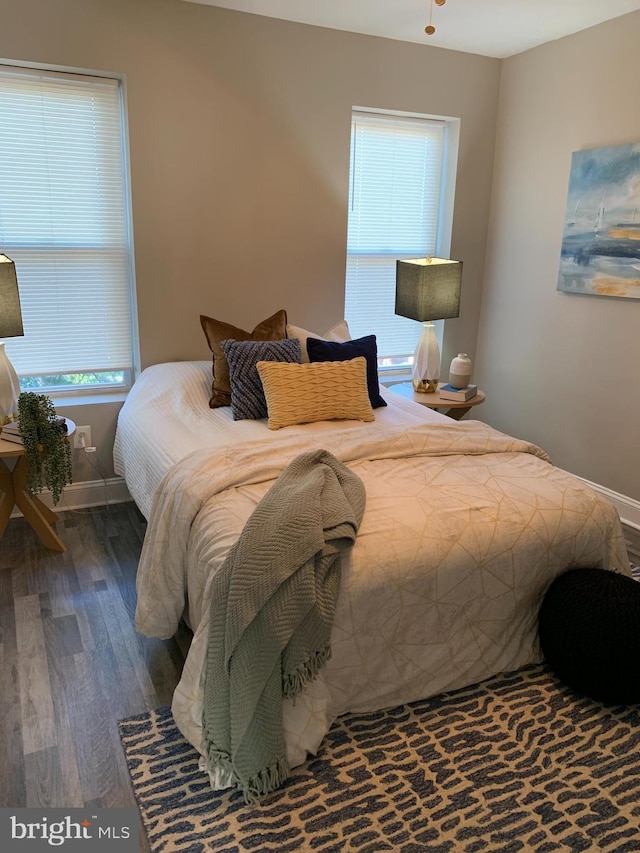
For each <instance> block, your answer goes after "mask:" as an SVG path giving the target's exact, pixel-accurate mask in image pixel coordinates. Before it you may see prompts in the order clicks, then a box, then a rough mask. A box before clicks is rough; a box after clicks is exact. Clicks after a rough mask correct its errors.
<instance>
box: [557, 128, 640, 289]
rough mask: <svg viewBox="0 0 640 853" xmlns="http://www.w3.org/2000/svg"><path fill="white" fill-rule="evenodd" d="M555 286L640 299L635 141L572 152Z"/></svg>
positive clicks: (639, 183)
mask: <svg viewBox="0 0 640 853" xmlns="http://www.w3.org/2000/svg"><path fill="white" fill-rule="evenodd" d="M558 290H564V291H567V292H569V293H590V294H594V295H596V296H622V297H626V298H628V299H640V143H634V144H631V145H613V146H610V147H608V148H591V149H588V150H586V151H574V152H573V155H572V157H571V174H570V176H569V192H568V195H567V210H566V213H565V222H564V233H563V237H562V252H561V257H560V272H559V275H558Z"/></svg>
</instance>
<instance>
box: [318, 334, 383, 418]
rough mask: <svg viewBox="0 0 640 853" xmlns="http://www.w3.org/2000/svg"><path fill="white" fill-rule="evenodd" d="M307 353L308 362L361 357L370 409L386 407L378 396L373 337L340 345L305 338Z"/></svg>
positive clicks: (376, 362) (367, 336) (376, 358)
mask: <svg viewBox="0 0 640 853" xmlns="http://www.w3.org/2000/svg"><path fill="white" fill-rule="evenodd" d="M307 352H308V353H309V361H349V360H350V359H352V358H357V357H358V356H359V355H363V356H364V357H365V359H366V361H367V389H368V391H369V400H370V401H371V408H372V409H379V408H380V406H386V405H387V404H386V403H385V401H384V399H383V398H382V397H381V396H380V386H379V384H378V345H377V344H376V336H375V335H366V336H365V337H364V338H356V339H355V340H354V341H345V342H344V343H342V344H339V343H335V342H334V341H320V340H317V339H316V338H307Z"/></svg>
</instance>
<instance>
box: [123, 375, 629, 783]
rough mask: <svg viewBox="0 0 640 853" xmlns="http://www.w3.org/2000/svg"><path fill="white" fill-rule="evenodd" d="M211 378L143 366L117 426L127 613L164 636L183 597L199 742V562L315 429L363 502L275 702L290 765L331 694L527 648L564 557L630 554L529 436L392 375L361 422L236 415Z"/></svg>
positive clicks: (358, 695) (472, 678)
mask: <svg viewBox="0 0 640 853" xmlns="http://www.w3.org/2000/svg"><path fill="white" fill-rule="evenodd" d="M209 381H210V364H209V363H208V362H203V363H200V362H198V363H181V364H172V365H158V366H155V367H153V368H149V369H148V370H147V371H145V373H144V374H143V376H142V377H141V379H140V380H139V381H138V382H137V383H136V385H135V387H134V388H133V390H132V391H131V393H130V395H129V398H128V400H127V402H126V404H125V406H124V407H123V410H122V413H121V416H120V421H119V426H118V434H117V439H116V469H117V471H118V472H119V473H121V474H123V475H124V476H125V477H126V479H127V483H128V485H129V488H130V490H131V493H132V495H133V496H134V498H135V499H136V501H137V502H138V505H139V506H140V508H141V510H142V511H143V512H144V513H145V515H147V517H148V518H149V526H148V531H147V537H146V539H145V545H144V549H143V554H142V557H141V562H140V568H139V575H138V596H139V599H138V611H137V625H138V628H139V630H141V631H142V632H143V633H145V634H147V635H149V636H164V637H166V636H171V635H172V634H173V633H174V632H175V629H176V627H177V622H178V619H179V618H180V616H181V614H182V612H183V610H184V608H185V606H186V607H187V612H188V619H189V622H190V624H191V625H192V627H193V629H194V632H195V633H194V638H193V642H192V645H191V648H190V651H189V654H188V657H187V660H186V663H185V667H184V671H183V675H182V678H181V681H180V683H179V685H178V687H177V689H176V691H175V694H174V699H173V705H172V710H173V714H174V717H175V720H176V723H177V724H178V726H179V728H180V729H181V730H182V732H183V733H184V735H185V736H186V737H187V738H188V740H190V741H191V743H193V744H194V746H195V747H196V748H198V749H200V747H201V722H200V720H201V711H202V705H201V693H202V670H203V661H204V657H205V654H206V640H207V632H208V616H209V608H210V600H209V590H210V586H211V578H212V577H213V574H214V573H215V571H216V570H217V568H218V567H219V566H220V564H221V563H222V561H223V560H224V557H225V555H226V552H227V550H228V548H229V547H230V546H231V545H232V544H233V542H234V541H235V539H236V538H237V536H238V535H239V533H240V531H241V530H242V527H243V525H244V523H245V521H246V519H247V518H248V517H249V515H250V513H251V511H252V510H253V508H254V507H255V505H256V504H257V502H258V501H259V500H260V499H261V497H262V496H263V495H264V494H265V492H266V491H267V489H268V488H269V486H270V485H271V484H272V482H273V480H274V478H275V477H276V476H277V474H278V472H279V470H281V469H282V468H283V467H284V466H285V465H286V464H287V462H288V461H290V460H291V459H292V458H293V457H294V456H295V455H297V453H298V452H302V451H303V450H310V449H314V448H320V447H322V448H325V449H327V450H329V451H331V452H333V453H335V455H336V456H338V457H339V458H341V459H343V460H345V461H347V462H348V464H349V465H350V467H352V468H353V470H354V471H355V472H356V473H357V474H358V475H359V476H360V477H361V478H362V480H363V482H364V484H365V487H366V491H367V507H366V510H365V516H364V519H363V523H362V525H361V528H360V532H359V536H358V539H357V542H356V544H355V546H354V548H353V550H352V552H351V554H350V555H349V559H348V560H347V561H345V564H344V565H343V580H342V586H341V592H340V599H339V602H338V607H337V611H336V616H335V623H334V628H333V633H332V649H333V656H332V658H331V660H330V661H329V663H328V664H327V666H326V667H325V668H324V669H323V670H322V671H321V673H320V675H319V677H318V678H317V679H316V680H315V681H314V682H313V683H312V684H311V685H310V686H309V687H308V688H307V690H305V692H304V693H303V694H302V695H301V696H299V697H298V698H297V700H296V703H295V705H293V704H291V703H289V702H285V708H284V727H285V736H286V743H287V756H288V759H289V762H290V765H291V766H296V765H297V764H300V763H301V762H302V761H304V759H305V757H306V755H307V753H308V752H313V751H315V750H316V749H317V747H318V745H319V743H320V742H321V740H322V738H323V737H324V735H325V734H326V732H327V731H328V728H329V726H330V725H331V722H332V721H333V720H334V719H335V718H336V716H338V715H340V714H342V713H345V712H346V711H372V710H376V709H378V708H382V707H390V706H393V705H398V704H401V703H404V702H408V701H412V700H416V699H419V698H424V697H427V696H431V695H434V694H436V693H439V692H443V691H445V690H451V689H455V688H458V687H462V686H465V685H467V684H471V683H474V682H476V681H479V680H482V679H484V678H487V677H489V676H491V675H493V674H495V673H497V672H500V671H504V670H510V669H516V668H519V667H521V666H524V665H525V664H528V663H532V662H534V661H537V660H539V648H538V643H537V630H536V629H537V610H538V606H539V603H540V599H541V596H542V594H543V592H544V590H545V589H546V587H547V586H548V584H549V583H550V581H551V580H552V579H553V577H555V576H556V575H557V574H559V573H560V572H561V571H563V570H564V569H565V568H566V567H567V566H569V565H575V566H589V565H592V566H601V567H603V568H608V569H615V570H618V571H622V572H625V573H628V571H629V570H628V561H627V555H626V550H625V546H624V539H623V536H622V530H621V526H620V522H619V520H618V516H617V513H616V512H615V509H614V508H613V507H612V506H611V505H610V504H608V503H607V502H606V501H604V500H603V499H602V498H601V497H600V496H598V495H597V494H596V493H595V492H593V491H592V490H591V489H588V488H587V487H585V486H584V485H583V484H582V483H581V482H580V481H579V480H577V479H576V478H574V477H572V476H571V475H569V474H567V473H566V472H563V471H560V470H559V469H557V468H554V467H553V466H552V465H551V464H550V463H549V461H548V460H547V458H546V456H545V454H544V453H543V451H541V450H540V449H539V448H536V447H535V446H533V445H529V444H526V443H525V442H520V441H518V440H516V439H513V438H511V437H509V436H503V435H502V434H501V433H498V432H497V431H495V430H492V429H491V428H490V427H486V426H485V425H483V424H481V423H479V422H476V421H468V422H460V423H455V422H453V421H451V420H450V419H448V418H445V417H444V416H440V415H438V414H437V413H435V412H432V411H430V410H428V409H426V408H425V407H421V406H418V405H416V404H414V403H413V402H411V401H407V400H404V399H402V398H400V397H399V396H395V395H393V394H392V393H391V392H384V393H385V397H386V399H387V400H388V402H389V406H388V407H387V408H386V409H377V410H376V419H375V422H374V423H372V424H361V423H354V422H348V423H341V424H335V423H321V424H310V425H305V426H302V427H292V428H287V429H285V430H280V431H278V432H275V433H274V432H273V431H269V430H268V429H267V427H266V424H265V423H264V422H250V421H243V422H235V423H234V422H233V421H232V419H231V413H230V410H229V409H218V410H209V409H208V395H209ZM194 403H195V404H196V409H195V410H194V409H193V404H194ZM239 442H240V443H239ZM154 495H155V498H154ZM152 498H154V500H153V507H152ZM222 781H223V780H220V779H216V778H213V779H212V782H213V783H214V785H215V784H218V783H220V782H222Z"/></svg>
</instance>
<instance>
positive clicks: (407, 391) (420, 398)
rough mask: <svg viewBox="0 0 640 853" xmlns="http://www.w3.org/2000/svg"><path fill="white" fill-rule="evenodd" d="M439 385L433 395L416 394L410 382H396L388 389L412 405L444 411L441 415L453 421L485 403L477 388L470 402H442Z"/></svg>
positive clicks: (481, 393)
mask: <svg viewBox="0 0 640 853" xmlns="http://www.w3.org/2000/svg"><path fill="white" fill-rule="evenodd" d="M441 385H442V383H440V385H438V391H434V393H433V394H422V393H421V394H418V393H417V392H416V391H414V390H413V386H412V385H411V383H410V382H398V383H397V384H396V385H389V386H388V387H389V390H390V391H393V393H394V394H399V395H400V396H401V397H405V398H406V399H407V400H413V401H414V403H420V405H421V406H427V407H428V408H429V409H436V410H439V409H446V411H444V412H443V414H445V415H447V416H448V417H450V418H453V419H454V421H459V420H460V418H462V417H464V415H466V414H467V412H468V411H469V409H471V408H472V407H473V406H479V405H480V403H484V401H485V396H484V391H481V390H480V389H479V388H478V393H477V394H476V396H475V397H471V399H470V400H443V399H442V398H441V397H440V390H439V389H440V387H441Z"/></svg>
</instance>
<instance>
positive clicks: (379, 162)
mask: <svg viewBox="0 0 640 853" xmlns="http://www.w3.org/2000/svg"><path fill="white" fill-rule="evenodd" d="M445 127H446V124H445V122H444V121H436V120H433V119H420V118H409V117H406V118H405V117H402V116H391V115H383V114H377V113H363V112H357V111H354V113H353V116H352V125H351V167H350V187H349V191H350V192H349V196H350V197H349V218H348V235H347V271H346V285H345V317H346V319H347V321H348V323H349V328H350V330H351V334H352V336H353V337H361V336H362V335H367V334H372V333H374V334H376V336H377V342H378V356H379V358H380V359H381V360H382V362H383V363H384V359H387V360H391V359H398V360H403V359H404V360H405V361H406V359H407V358H408V357H410V355H411V354H412V353H413V350H414V348H415V345H416V343H417V341H418V338H419V336H420V332H421V326H420V324H418V323H415V322H414V321H412V320H408V319H407V318H405V317H397V316H396V315H395V313H394V309H395V280H396V260H397V259H402V258H416V257H426V255H428V254H432V255H433V254H435V252H436V245H437V236H438V220H439V211H440V188H441V173H442V164H443V156H444V150H445Z"/></svg>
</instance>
